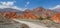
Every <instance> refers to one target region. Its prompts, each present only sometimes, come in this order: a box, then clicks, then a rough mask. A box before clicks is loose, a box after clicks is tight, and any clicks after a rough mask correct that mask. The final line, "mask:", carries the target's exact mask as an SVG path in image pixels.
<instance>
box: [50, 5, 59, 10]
mask: <svg viewBox="0 0 60 28" xmlns="http://www.w3.org/2000/svg"><path fill="white" fill-rule="evenodd" d="M49 9H52V10H53V9H60V5H56V6H55V7H53V8H49Z"/></svg>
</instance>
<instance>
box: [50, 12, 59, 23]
mask: <svg viewBox="0 0 60 28" xmlns="http://www.w3.org/2000/svg"><path fill="white" fill-rule="evenodd" d="M51 20H53V21H54V22H56V23H60V13H56V14H54V15H53V16H52V17H51Z"/></svg>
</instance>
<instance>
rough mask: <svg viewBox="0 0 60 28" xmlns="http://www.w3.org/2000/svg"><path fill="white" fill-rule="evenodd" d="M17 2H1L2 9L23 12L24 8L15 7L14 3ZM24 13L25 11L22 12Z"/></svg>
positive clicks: (0, 7)
mask: <svg viewBox="0 0 60 28" xmlns="http://www.w3.org/2000/svg"><path fill="white" fill-rule="evenodd" d="M15 2H16V1H13V2H11V1H8V2H0V9H4V8H13V9H17V10H22V8H19V7H17V6H14V3H15ZM22 11H23V10H22Z"/></svg>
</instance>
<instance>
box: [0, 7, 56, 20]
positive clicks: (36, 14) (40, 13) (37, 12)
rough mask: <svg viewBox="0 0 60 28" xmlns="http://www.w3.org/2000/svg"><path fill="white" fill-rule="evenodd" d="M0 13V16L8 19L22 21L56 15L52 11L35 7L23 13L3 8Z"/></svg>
mask: <svg viewBox="0 0 60 28" xmlns="http://www.w3.org/2000/svg"><path fill="white" fill-rule="evenodd" d="M0 12H4V13H2V14H3V15H4V16H6V17H8V18H22V19H35V20H37V19H39V18H40V17H42V18H47V17H51V16H52V15H54V14H55V13H56V12H55V11H53V10H50V9H45V8H43V7H37V8H34V9H33V10H30V9H26V10H25V11H20V10H17V9H12V8H5V9H0Z"/></svg>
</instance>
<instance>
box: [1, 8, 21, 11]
mask: <svg viewBox="0 0 60 28" xmlns="http://www.w3.org/2000/svg"><path fill="white" fill-rule="evenodd" d="M0 12H21V10H17V9H13V8H4V9H0Z"/></svg>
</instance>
